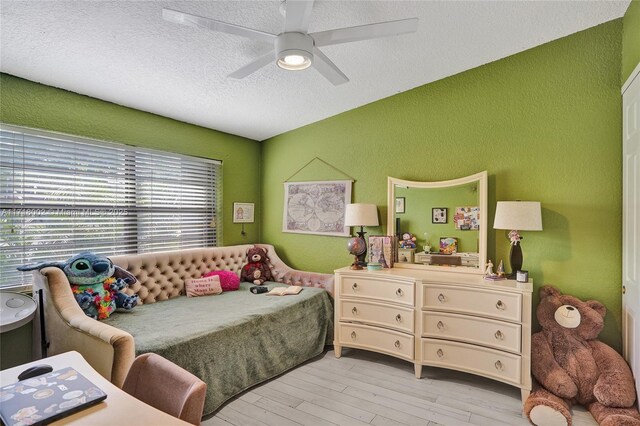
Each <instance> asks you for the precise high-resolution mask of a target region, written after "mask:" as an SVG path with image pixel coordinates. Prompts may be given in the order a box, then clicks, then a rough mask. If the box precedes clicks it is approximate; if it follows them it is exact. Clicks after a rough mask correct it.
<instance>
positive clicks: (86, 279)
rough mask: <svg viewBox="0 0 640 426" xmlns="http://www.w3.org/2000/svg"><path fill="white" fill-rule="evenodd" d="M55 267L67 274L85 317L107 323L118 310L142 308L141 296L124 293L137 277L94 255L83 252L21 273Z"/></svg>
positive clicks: (105, 258)
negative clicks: (106, 320)
mask: <svg viewBox="0 0 640 426" xmlns="http://www.w3.org/2000/svg"><path fill="white" fill-rule="evenodd" d="M47 267H55V268H60V269H62V270H63V271H64V273H65V275H66V276H67V279H68V280H69V283H70V284H71V291H72V292H73V295H74V296H75V299H76V301H77V302H78V305H80V307H81V308H82V310H83V311H84V313H85V314H86V315H87V316H88V317H91V318H93V319H100V320H102V319H105V318H108V317H109V315H111V313H112V312H113V311H115V310H116V309H124V310H131V309H133V308H134V307H135V306H136V305H137V304H138V296H137V295H133V296H129V295H128V294H126V293H124V292H123V291H122V290H124V288H125V287H126V286H127V285H129V284H133V283H135V282H136V277H135V276H133V275H132V274H131V273H129V272H128V271H126V270H124V269H122V268H121V267H119V266H117V265H114V264H113V262H112V261H111V259H109V258H108V257H105V256H101V255H98V254H95V253H91V252H82V253H80V254H77V255H75V256H73V257H72V258H70V259H68V260H67V261H65V262H43V263H36V264H32V265H24V266H20V267H18V270H19V271H33V270H36V269H37V270H40V269H42V268H47Z"/></svg>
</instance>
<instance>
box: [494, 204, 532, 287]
mask: <svg viewBox="0 0 640 426" xmlns="http://www.w3.org/2000/svg"><path fill="white" fill-rule="evenodd" d="M493 228H494V229H505V230H509V231H510V232H509V239H510V240H511V250H510V251H509V264H510V265H511V274H509V276H508V277H509V278H511V279H515V278H516V274H517V273H518V271H519V270H521V269H522V247H520V240H522V237H521V236H520V234H519V233H518V231H542V214H541V212H540V202H539V201H498V204H497V205H496V216H495V220H494V222H493Z"/></svg>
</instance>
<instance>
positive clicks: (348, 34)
mask: <svg viewBox="0 0 640 426" xmlns="http://www.w3.org/2000/svg"><path fill="white" fill-rule="evenodd" d="M417 30H418V18H409V19H400V20H399V21H388V22H379V23H377V24H368V25H360V26H358V27H349V28H338V29H336V30H328V31H320V32H317V33H312V34H309V35H310V36H311V37H313V40H314V41H315V45H316V46H318V47H320V46H330V45H332V44H340V43H351V42H352V41H360V40H370V39H373V38H382V37H389V36H393V35H398V34H408V33H414V32H416V31H417Z"/></svg>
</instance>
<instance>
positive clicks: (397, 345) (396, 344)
mask: <svg viewBox="0 0 640 426" xmlns="http://www.w3.org/2000/svg"><path fill="white" fill-rule="evenodd" d="M393 346H395V347H396V349H400V340H396V342H395V343H394V344H393Z"/></svg>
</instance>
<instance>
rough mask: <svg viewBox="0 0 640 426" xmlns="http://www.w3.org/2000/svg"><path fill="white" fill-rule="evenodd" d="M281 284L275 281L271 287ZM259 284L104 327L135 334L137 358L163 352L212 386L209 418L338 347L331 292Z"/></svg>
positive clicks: (181, 301) (162, 306) (125, 316)
mask: <svg viewBox="0 0 640 426" xmlns="http://www.w3.org/2000/svg"><path fill="white" fill-rule="evenodd" d="M275 285H278V286H281V284H274V283H269V288H273V287H274V286H275ZM249 287H251V285H250V284H249V283H242V284H241V286H240V290H238V291H232V292H225V293H222V294H220V295H217V296H206V297H193V298H187V297H185V296H181V297H177V298H174V299H171V300H168V301H163V302H157V303H152V304H149V305H143V306H138V307H136V308H134V309H133V310H132V311H129V312H122V313H117V314H114V315H112V316H111V317H109V318H108V319H106V320H105V321H104V322H105V323H107V324H109V325H112V326H114V327H117V328H119V329H121V330H125V331H127V332H129V333H130V334H131V335H132V336H133V337H134V339H135V343H136V355H140V354H142V353H146V352H155V353H157V354H159V355H162V356H163V357H165V358H167V359H169V360H171V361H173V362H174V363H176V364H178V365H179V366H181V367H183V368H185V369H186V370H188V371H190V372H191V373H193V374H195V375H196V376H198V377H199V378H201V379H202V380H203V381H204V382H205V383H206V384H207V398H206V401H205V406H204V414H205V415H207V414H210V413H212V412H214V411H215V410H216V409H217V408H218V407H220V405H222V403H224V402H225V401H226V400H228V399H229V398H231V397H232V396H234V395H237V394H238V393H240V392H242V391H243V390H245V389H247V388H249V387H251V386H253V385H256V384H258V383H260V382H263V381H265V380H267V379H270V378H272V377H274V376H276V375H278V374H280V373H283V372H285V371H287V370H288V369H290V368H292V367H295V366H296V365H298V364H300V363H302V362H304V361H307V360H308V359H310V358H313V357H314V356H316V355H318V354H320V353H321V352H322V351H323V349H324V346H325V344H331V343H332V339H333V337H332V335H333V307H332V301H331V298H330V297H329V294H328V293H327V292H326V291H324V290H321V289H317V288H310V287H305V288H304V290H302V292H301V293H300V294H298V295H294V296H266V295H265V294H253V293H251V292H250V291H249Z"/></svg>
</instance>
